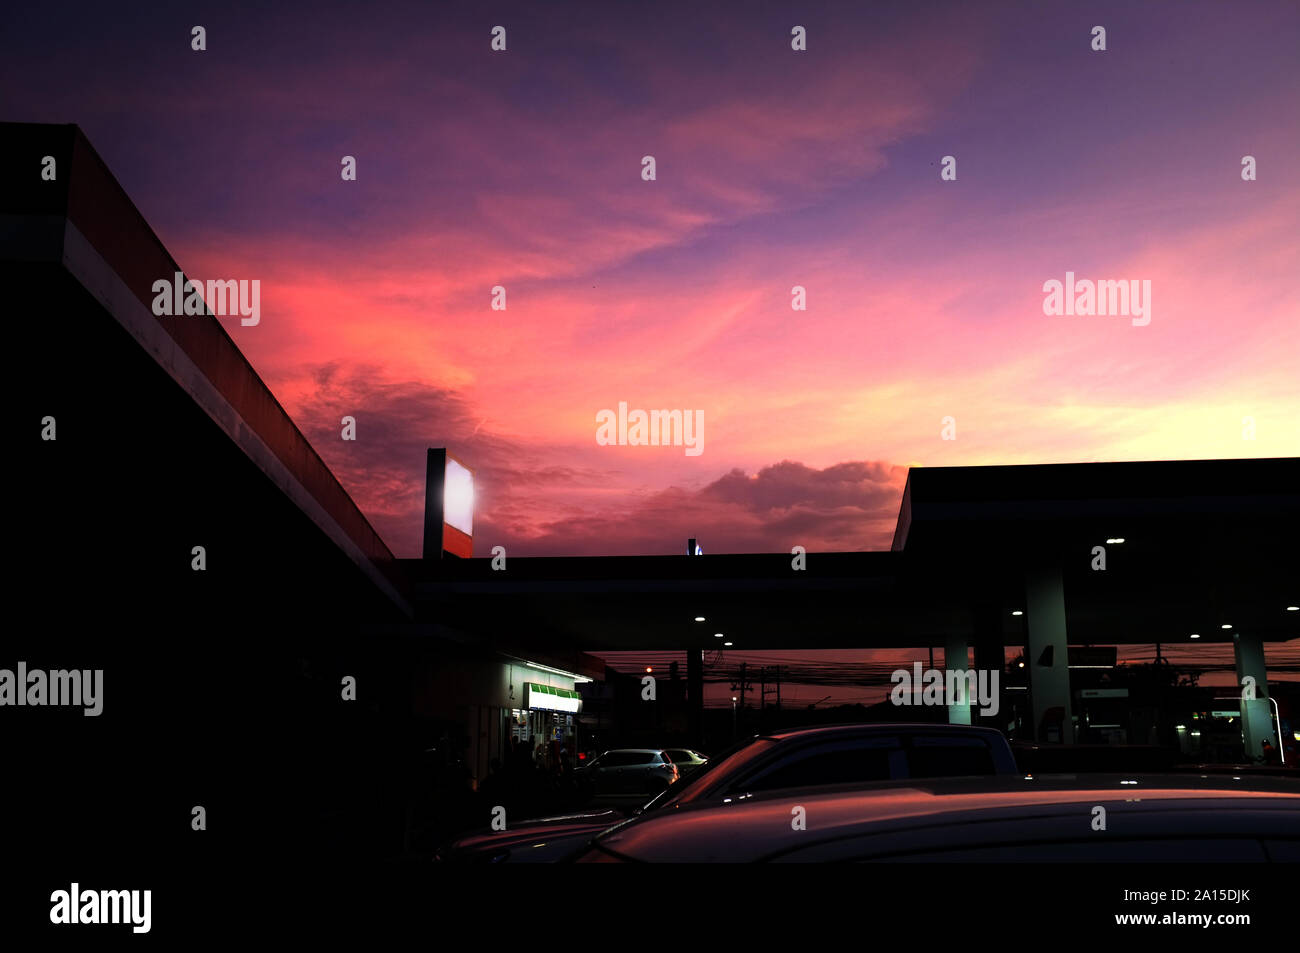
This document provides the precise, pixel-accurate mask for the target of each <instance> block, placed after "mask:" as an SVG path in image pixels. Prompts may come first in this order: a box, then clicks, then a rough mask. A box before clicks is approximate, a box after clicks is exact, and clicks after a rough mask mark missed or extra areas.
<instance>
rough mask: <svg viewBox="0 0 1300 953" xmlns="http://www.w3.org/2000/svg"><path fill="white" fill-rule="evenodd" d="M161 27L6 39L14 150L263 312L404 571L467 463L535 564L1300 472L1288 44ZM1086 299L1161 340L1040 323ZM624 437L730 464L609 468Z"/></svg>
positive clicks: (727, 544) (1052, 12) (1126, 36)
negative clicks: (435, 482) (978, 503)
mask: <svg viewBox="0 0 1300 953" xmlns="http://www.w3.org/2000/svg"><path fill="white" fill-rule="evenodd" d="M131 7H132V8H134V9H132V12H131V13H123V12H122V9H120V8H116V7H115V8H113V9H108V8H105V7H103V6H101V5H82V7H81V12H79V13H75V12H74V13H70V12H69V8H68V6H67V5H55V4H23V5H21V6H20V7H15V8H14V9H12V10H8V11H7V12H6V19H7V20H8V21H9V22H8V24H7V25H6V28H5V34H6V35H5V37H4V39H3V40H0V49H3V51H4V54H5V55H4V56H3V58H2V62H0V78H2V79H3V82H0V106H2V109H0V114H3V116H4V117H5V118H6V119H10V120H24V121H36V122H75V123H77V124H79V125H80V126H81V127H82V128H83V130H84V131H85V133H86V135H87V136H88V137H89V139H90V141H91V142H92V143H93V144H94V146H95V147H96V149H97V150H98V151H99V152H100V154H101V155H102V156H103V158H104V160H105V161H106V163H107V164H108V166H109V168H110V169H111V170H112V171H113V172H114V174H116V175H117V177H118V178H119V180H120V181H121V183H122V185H123V186H124V187H125V189H126V191H127V193H128V194H129V195H130V196H131V197H132V199H133V200H134V201H135V202H136V204H137V205H138V206H139V208H140V209H141V211H142V212H143V214H144V216H145V218H146V219H147V220H148V221H149V222H150V224H151V225H152V226H153V227H154V229H155V230H156V232H157V233H158V235H159V237H160V238H161V239H162V241H163V243H164V244H165V245H166V246H167V247H168V249H169V250H170V251H171V252H172V253H173V254H174V255H175V256H176V258H177V260H178V261H179V262H180V264H181V267H182V268H183V269H184V270H185V271H186V273H187V274H188V275H189V276H190V277H192V278H198V279H207V278H240V279H259V280H260V281H261V285H262V296H261V313H262V320H261V323H260V324H259V325H258V326H256V327H241V326H240V324H239V321H238V318H237V317H236V318H228V319H225V326H226V327H227V329H228V331H229V333H230V334H231V336H232V337H233V338H234V340H235V341H236V343H237V344H238V345H239V347H240V348H241V349H242V350H243V351H244V353H245V354H247V355H248V357H249V359H250V361H251V362H252V364H253V366H254V367H255V368H256V370H257V371H258V373H259V374H260V375H261V376H262V377H263V379H264V380H265V381H266V382H267V383H268V385H269V386H270V387H271V389H272V391H273V392H274V393H275V394H276V395H277V397H278V398H279V399H280V400H281V402H282V403H283V404H284V406H285V408H286V409H287V410H288V412H289V413H290V415H291V416H292V417H293V418H294V419H295V420H296V421H297V423H298V425H299V426H300V427H301V428H302V430H303V431H304V433H306V434H307V436H308V437H309V438H310V439H311V441H312V442H313V444H314V445H315V446H316V448H317V450H318V451H319V452H320V454H321V455H322V457H323V458H324V459H325V461H326V462H327V463H328V464H329V465H330V466H331V468H332V469H333V470H334V471H335V472H336V473H337V474H338V476H339V478H340V480H341V481H342V482H343V484H344V486H345V487H346V488H347V490H348V491H349V492H350V493H351V494H352V496H353V497H354V498H355V499H356V500H357V502H358V503H359V505H360V506H361V508H362V510H363V511H364V512H365V513H366V514H367V516H368V517H369V518H370V519H371V521H372V522H373V523H374V525H375V527H376V528H377V529H378V530H379V532H380V534H381V535H382V536H383V537H384V539H385V540H386V541H387V542H388V544H389V545H390V547H391V548H392V549H393V550H394V552H395V553H396V554H397V555H399V556H417V555H419V545H420V527H421V518H422V517H421V514H422V507H423V482H424V472H423V468H424V459H425V458H424V449H425V448H426V447H430V446H446V447H448V448H450V449H451V450H452V452H453V453H455V454H457V455H458V456H459V457H460V458H461V459H463V460H464V461H465V462H466V463H467V464H468V465H470V466H472V467H474V468H475V469H476V470H477V478H478V493H479V499H478V511H477V516H476V526H475V543H476V550H477V551H479V552H481V553H486V552H487V550H488V549H490V547H491V546H493V545H498V544H501V545H505V546H506V547H507V549H508V551H509V552H510V553H511V554H512V555H577V554H621V553H648V554H652V553H675V552H680V551H682V548H683V546H684V542H685V539H686V537H687V536H698V537H700V538H701V539H702V540H703V541H704V542H705V545H706V551H708V552H715V553H716V552H754V551H788V550H789V548H790V547H791V546H793V545H803V546H805V547H806V548H807V549H809V550H818V549H821V550H826V549H876V548H886V547H887V546H888V543H889V537H890V535H891V533H892V530H893V527H894V522H895V519H896V517H897V512H898V504H899V499H900V494H901V490H902V484H903V480H904V477H905V474H906V468H907V466H909V465H915V464H921V465H925V466H944V465H972V464H1013V463H1042V462H1070V461H1107V460H1139V459H1177V458H1206V457H1263V456H1278V455H1294V454H1296V453H1298V452H1300V290H1298V283H1297V275H1298V274H1300V227H1298V223H1300V81H1298V77H1300V70H1297V68H1296V55H1297V54H1296V51H1297V50H1298V49H1300V8H1298V7H1297V5H1296V4H1295V3H1294V2H1252V3H1198V2H1189V3H1149V4H1138V5H1135V4H1132V3H1128V2H1125V3H1117V4H1106V3H1092V4H1086V5H1084V4H1060V3H1044V2H1031V3H1022V4H1010V3H1008V4H997V5H986V4H965V3H963V4H940V3H906V4H882V3H855V4H847V3H845V4H835V5H831V4H816V3H783V4H768V3H746V4H743V5H741V4H737V5H735V6H734V8H732V9H731V10H730V11H728V10H727V9H726V7H727V5H723V4H699V3H692V4H674V3H654V4H633V3H601V4H595V3H593V4H571V3H566V4H563V5H552V4H548V3H536V2H534V3H528V4H519V5H515V6H510V5H502V4H483V3H470V2H466V3H455V4H441V3H427V2H426V3H419V4H409V5H404V6H393V5H386V9H384V10H381V9H379V8H377V7H371V6H364V5H352V4H349V5H338V4H333V5H329V9H323V10H322V11H321V12H319V13H317V14H314V15H312V16H311V17H305V16H302V15H301V14H298V13H289V12H287V11H286V12H283V13H277V12H276V11H275V10H274V9H273V8H272V9H270V10H258V11H253V10H251V9H244V8H242V7H241V6H240V5H237V4H227V3H221V4H190V5H185V6H184V7H180V8H176V9H169V8H168V7H166V6H160V7H158V8H157V9H156V10H153V11H151V10H149V8H147V7H145V6H139V7H138V8H136V7H135V5H131ZM742 13H743V15H741V14H742ZM195 24H201V25H203V26H204V27H205V28H206V31H207V50H206V51H204V52H195V51H193V50H191V48H190V30H191V27H192V26H194V25H195ZM498 24H500V25H503V26H505V27H506V29H507V50H506V51H505V52H502V53H498V52H493V51H492V50H491V49H490V48H489V44H490V40H491V36H490V31H491V29H492V27H493V26H495V25H498ZM796 24H798V25H803V26H805V27H806V28H807V36H808V41H807V46H808V49H807V51H806V52H795V51H792V50H791V48H790V30H791V27H792V26H794V25H796ZM1098 24H1099V25H1103V26H1105V28H1106V31H1107V49H1106V51H1105V52H1094V51H1093V50H1092V49H1091V47H1090V43H1091V30H1092V28H1093V26H1094V25H1098ZM50 50H54V51H56V52H55V53H54V54H53V55H50V54H49V53H48V51H50ZM345 155H351V156H355V157H356V160H357V180H356V181H355V182H347V181H343V180H342V179H341V177H340V160H341V158H342V157H343V156H345ZM645 155H653V156H654V157H655V159H656V165H657V170H656V171H657V179H656V180H655V181H652V182H647V181H643V180H642V178H641V159H642V156H645ZM945 155H952V156H955V157H956V161H957V180H956V181H952V182H943V181H940V177H939V169H940V160H941V158H942V157H943V156H945ZM1245 155H1252V156H1254V157H1256V160H1257V163H1258V180H1257V181H1253V182H1245V181H1243V180H1242V177H1241V161H1242V157H1243V156H1245ZM1067 271H1073V272H1075V273H1076V274H1077V275H1078V276H1079V277H1080V278H1092V279H1123V280H1129V279H1139V280H1150V282H1151V284H1152V302H1151V304H1152V319H1151V322H1150V324H1149V325H1148V326H1146V327H1135V326H1133V325H1132V324H1131V322H1130V320H1129V319H1128V318H1126V317H1101V316H1092V317H1079V316H1072V317H1065V316H1062V317H1049V316H1046V315H1044V313H1043V308H1042V304H1043V299H1044V293H1043V290H1042V289H1043V283H1044V282H1045V281H1048V280H1050V279H1057V280H1062V279H1063V278H1064V276H1065V273H1066V272H1067ZM495 285H502V286H504V287H505V288H506V289H507V309H506V310H505V311H494V310H492V309H491V308H490V302H491V289H492V287H493V286H495ZM794 285H802V286H804V287H805V288H806V289H807V303H808V308H807V311H803V312H798V311H793V310H792V309H791V288H792V287H793V286H794ZM620 401H625V402H627V404H628V405H629V407H631V408H645V409H651V408H667V409H684V410H692V411H693V410H699V411H702V412H703V419H704V433H703V438H704V443H703V448H704V449H703V453H701V454H700V455H698V456H688V455H686V454H685V453H684V452H683V448H682V447H610V446H600V445H598V444H597V442H596V440H595V432H596V414H597V412H598V411H600V410H602V409H605V408H610V409H614V408H617V406H618V404H619V402H620ZM345 414H347V415H353V416H355V417H356V418H357V435H358V439H357V441H356V442H355V443H347V442H344V441H342V440H341V439H340V429H341V427H340V418H341V417H342V416H343V415H345ZM949 415H950V416H952V417H954V418H955V421H956V435H957V439H955V440H943V439H941V428H942V423H941V421H942V419H943V418H944V417H945V416H949ZM1245 417H1252V418H1253V419H1254V422H1255V434H1256V437H1255V439H1254V440H1253V441H1251V440H1245V439H1243V418H1245Z"/></svg>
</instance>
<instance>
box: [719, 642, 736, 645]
mask: <svg viewBox="0 0 1300 953" xmlns="http://www.w3.org/2000/svg"><path fill="white" fill-rule="evenodd" d="M722 644H723V645H735V644H736V643H734V642H723V643H722Z"/></svg>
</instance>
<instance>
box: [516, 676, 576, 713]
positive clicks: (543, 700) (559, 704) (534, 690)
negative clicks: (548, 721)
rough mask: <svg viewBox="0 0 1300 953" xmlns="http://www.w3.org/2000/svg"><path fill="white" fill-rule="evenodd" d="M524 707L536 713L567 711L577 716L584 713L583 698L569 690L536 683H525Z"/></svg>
mask: <svg viewBox="0 0 1300 953" xmlns="http://www.w3.org/2000/svg"><path fill="white" fill-rule="evenodd" d="M524 705H525V706H527V707H528V708H531V709H533V710H535V711H536V710H541V711H565V712H570V713H573V714H577V713H578V712H580V711H582V696H581V695H579V694H578V693H577V692H573V691H569V690H568V689H567V688H553V687H552V686H550V685H539V684H537V683H536V682H524Z"/></svg>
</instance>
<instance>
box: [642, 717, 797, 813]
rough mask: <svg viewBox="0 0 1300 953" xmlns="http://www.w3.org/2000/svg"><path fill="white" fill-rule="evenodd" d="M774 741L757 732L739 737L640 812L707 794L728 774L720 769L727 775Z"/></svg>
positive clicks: (763, 750) (649, 802) (646, 804)
mask: <svg viewBox="0 0 1300 953" xmlns="http://www.w3.org/2000/svg"><path fill="white" fill-rule="evenodd" d="M774 744H776V742H775V741H773V740H772V739H771V738H760V737H758V736H757V735H755V736H753V737H750V738H745V739H744V740H742V741H738V742H736V743H735V744H734V745H732V746H731V747H730V748H728V749H727V750H726V751H723V752H722V753H721V754H719V755H718V756H717V757H716V758H710V759H709V760H708V761H706V762H705V763H704V764H702V765H701V766H700V767H699V768H697V769H696V770H694V771H692V772H691V773H690V774H688V775H686V777H685V778H683V779H682V780H680V781H678V782H677V783H676V784H673V785H671V786H670V787H668V788H667V790H664V791H662V792H660V793H659V794H657V795H655V797H653V798H651V799H650V800H649V801H647V802H646V803H645V804H643V805H642V806H641V807H640V808H639V809H638V810H637V812H636V813H638V814H640V813H643V812H645V811H655V810H658V809H659V808H661V807H663V806H664V805H665V804H672V803H675V802H681V803H683V804H686V803H689V802H690V801H693V800H695V799H696V798H699V797H704V796H706V795H707V794H708V792H709V791H712V790H713V789H714V788H715V787H716V784H714V783H712V781H713V779H715V778H719V777H724V775H720V774H719V773H718V772H719V771H725V772H726V774H727V775H730V773H731V772H732V771H733V770H735V769H737V768H740V767H742V766H743V765H746V764H749V763H750V762H751V761H752V760H753V759H754V758H757V757H759V756H760V755H762V754H763V753H764V752H766V751H767V750H768V749H769V748H771V747H772V745H774Z"/></svg>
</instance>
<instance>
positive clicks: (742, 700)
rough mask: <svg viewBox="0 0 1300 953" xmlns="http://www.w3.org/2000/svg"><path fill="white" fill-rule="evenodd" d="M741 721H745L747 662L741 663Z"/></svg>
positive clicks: (742, 722)
mask: <svg viewBox="0 0 1300 953" xmlns="http://www.w3.org/2000/svg"><path fill="white" fill-rule="evenodd" d="M740 721H741V724H742V725H743V724H744V721H745V663H744V662H741V663H740Z"/></svg>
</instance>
